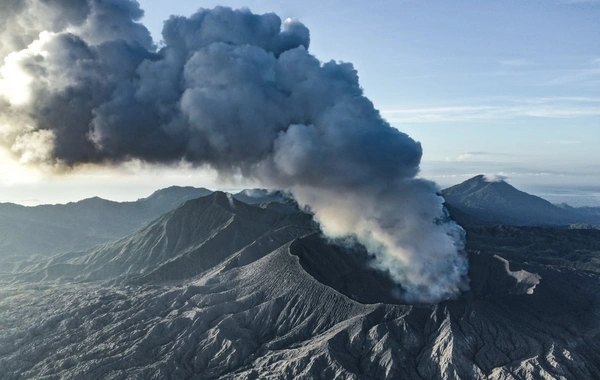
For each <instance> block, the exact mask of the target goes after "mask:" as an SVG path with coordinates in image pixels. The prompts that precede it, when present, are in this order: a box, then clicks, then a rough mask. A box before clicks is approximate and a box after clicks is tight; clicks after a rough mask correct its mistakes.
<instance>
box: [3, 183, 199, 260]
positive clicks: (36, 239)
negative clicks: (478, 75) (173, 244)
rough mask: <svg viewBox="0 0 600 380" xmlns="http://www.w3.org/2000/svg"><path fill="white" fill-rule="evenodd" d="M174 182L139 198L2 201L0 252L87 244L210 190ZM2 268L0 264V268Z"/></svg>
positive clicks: (118, 235) (7, 253) (24, 252)
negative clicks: (33, 203) (53, 202)
mask: <svg viewBox="0 0 600 380" xmlns="http://www.w3.org/2000/svg"><path fill="white" fill-rule="evenodd" d="M210 193H211V191H210V190H207V189H204V188H194V187H177V186H173V187H169V188H166V189H162V190H158V191H156V192H155V193H153V194H152V195H150V196H149V197H147V198H142V199H139V200H137V201H135V202H113V201H109V200H106V199H101V198H98V197H94V198H89V199H84V200H82V201H79V202H72V203H67V204H60V205H42V206H35V207H25V206H20V205H16V204H12V203H2V204H0V256H2V257H6V256H15V255H32V254H43V255H47V254H53V253H59V252H66V251H73V250H82V249H86V248H90V247H93V246H95V245H98V244H101V243H105V242H109V241H113V240H116V239H118V238H121V237H123V236H127V235H128V234H130V233H132V232H133V231H135V230H137V229H138V228H140V227H142V226H143V225H144V224H146V223H148V222H150V221H151V220H154V219H156V218H157V217H159V216H161V215H163V214H164V213H166V212H168V211H170V210H172V209H174V208H175V207H177V206H178V205H180V204H181V203H183V202H185V201H187V200H189V199H193V198H198V197H201V196H205V195H208V194H210ZM0 271H1V270H0Z"/></svg>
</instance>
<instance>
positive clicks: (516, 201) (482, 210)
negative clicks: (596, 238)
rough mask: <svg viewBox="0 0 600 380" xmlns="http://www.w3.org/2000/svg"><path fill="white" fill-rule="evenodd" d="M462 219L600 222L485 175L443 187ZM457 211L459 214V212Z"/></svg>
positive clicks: (522, 222)
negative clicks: (492, 179) (489, 178)
mask: <svg viewBox="0 0 600 380" xmlns="http://www.w3.org/2000/svg"><path fill="white" fill-rule="evenodd" d="M442 195H443V196H444V198H445V199H446V202H447V204H449V205H450V208H453V209H454V210H457V211H458V213H460V215H458V219H460V220H459V221H461V222H465V223H467V224H470V225H474V224H481V223H491V224H511V225H567V224H572V223H592V224H600V217H599V216H598V215H597V214H594V213H591V212H585V210H583V209H582V210H579V209H577V208H573V207H559V206H556V205H554V204H552V203H550V202H548V201H546V200H545V199H542V198H540V197H537V196H535V195H531V194H528V193H525V192H523V191H520V190H518V189H516V188H514V187H513V186H511V185H510V184H508V183H507V182H506V181H503V180H494V181H489V180H487V179H486V177H485V176H483V175H478V176H475V177H473V178H471V179H469V180H467V181H465V182H462V183H460V184H458V185H455V186H452V187H450V188H448V189H445V190H443V191H442ZM458 213H457V212H455V214H458Z"/></svg>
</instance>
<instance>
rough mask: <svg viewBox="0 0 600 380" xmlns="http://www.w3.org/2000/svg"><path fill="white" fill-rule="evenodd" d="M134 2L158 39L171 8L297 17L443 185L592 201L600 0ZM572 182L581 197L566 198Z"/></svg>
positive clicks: (598, 137)
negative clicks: (485, 176) (484, 180)
mask: <svg viewBox="0 0 600 380" xmlns="http://www.w3.org/2000/svg"><path fill="white" fill-rule="evenodd" d="M139 2H140V4H141V5H142V8H144V9H145V11H146V16H145V18H144V20H143V23H144V24H145V25H146V26H147V27H148V28H149V29H150V31H151V32H152V33H153V36H154V38H155V40H157V41H158V40H159V39H160V30H161V28H162V21H163V20H164V19H166V18H167V17H168V15H169V14H182V15H189V14H191V13H193V12H194V11H195V10H196V9H198V8H199V7H205V8H212V7H214V6H216V5H226V6H231V7H234V8H239V7H243V6H247V7H249V8H250V9H251V10H252V11H253V12H255V13H264V12H271V11H273V12H275V13H277V14H279V15H280V16H281V17H282V18H287V17H295V18H298V19H300V21H302V22H303V23H304V24H305V25H307V26H308V27H309V29H310V30H311V48H310V50H311V51H312V53H313V54H315V55H316V56H317V57H318V58H319V59H321V60H323V61H326V60H330V59H335V60H340V61H347V62H352V63H353V64H354V65H355V67H356V68H357V70H358V73H359V76H360V80H361V84H362V86H363V88H364V90H365V92H366V94H367V96H368V97H369V98H370V99H371V100H372V101H373V102H374V103H375V105H376V107H377V108H378V109H380V110H381V113H382V115H383V116H384V117H385V118H386V119H387V120H388V121H389V122H390V123H391V124H392V125H393V126H395V127H397V128H398V129H400V130H402V131H404V132H406V133H408V134H409V135H411V136H412V137H413V138H415V139H416V140H419V141H421V143H422V144H423V147H424V152H425V153H424V158H423V164H422V175H423V176H424V177H426V178H430V179H433V180H435V181H437V182H438V183H439V184H440V185H441V186H443V187H445V186H448V185H451V184H454V183H458V182H461V181H463V180H465V179H467V178H469V177H470V176H472V175H475V174H479V173H502V174H504V175H506V176H508V177H509V179H510V180H509V181H510V182H511V183H513V184H515V185H517V186H518V187H520V188H522V189H525V190H528V191H532V192H536V193H538V194H541V195H544V196H547V197H548V198H551V200H553V201H564V200H571V199H572V200H573V202H571V203H575V204H577V203H578V202H583V203H582V204H585V203H589V204H591V203H594V204H596V202H598V204H600V195H599V196H597V197H596V195H594V194H596V193H597V192H598V193H600V149H598V146H600V145H599V144H600V22H598V21H599V20H600V1H592V0H588V1H585V0H570V1H569V0H564V1H560V0H546V1H542V0H519V1H516V0H515V1H513V0H507V1H475V0H470V1H462V0H456V1H452V2H448V1H441V0H439V1H417V0H414V1H399V0H395V1H394V0H377V1H375V0H371V1H358V0H356V1H351V0H346V1H342V0H331V1H323V0H321V1H314V0H310V1H302V2H298V1H281V0H280V1H275V0H253V1H250V0H248V1H237V0H236V1H225V0H224V1H218V2H217V1H192V0H173V1H169V2H165V1H162V0H139ZM141 172H143V173H142V174H143V175H142V174H140V173H141ZM211 178H212V177H211V176H210V174H206V173H201V174H199V173H196V172H194V171H181V172H179V173H171V172H169V173H168V174H166V173H165V172H163V171H161V170H158V169H152V170H147V169H143V170H138V169H135V168H134V169H131V170H127V169H124V170H123V171H122V172H121V173H119V174H118V175H117V176H113V175H112V174H109V173H104V172H101V173H98V172H90V173H83V174H81V173H80V174H77V175H74V176H71V177H70V178H63V179H56V178H52V179H51V180H48V179H47V178H46V179H45V180H44V181H45V182H44V183H45V186H47V187H48V186H49V187H48V188H50V189H56V190H51V191H49V192H46V193H47V194H46V195H43V196H42V195H40V194H39V193H38V192H37V191H38V190H37V189H38V188H39V186H40V181H35V180H32V181H24V182H18V181H17V183H11V184H8V183H4V184H0V186H1V187H2V190H3V193H4V195H5V197H4V198H8V199H4V200H13V201H14V200H18V199H17V198H22V199H21V200H24V201H26V200H29V202H30V203H37V202H36V201H35V200H37V201H41V202H54V201H64V200H66V199H63V198H66V197H67V196H68V197H70V198H69V199H73V198H76V199H79V198H83V197H85V196H91V195H100V196H103V197H106V198H112V199H131V198H136V197H137V196H144V195H146V194H147V193H148V192H149V191H151V189H155V188H158V187H161V186H168V185H170V184H175V183H176V182H177V183H178V184H186V185H187V184H191V185H195V186H203V185H204V186H207V187H214V186H215V184H214V181H213V180H212V179H211ZM167 182H172V183H167ZM89 183H94V184H95V185H96V186H95V188H93V189H90V187H89V186H87V187H86V184H89ZM228 186H235V184H234V185H231V184H230V185H228ZM63 187H64V189H65V191H62V192H61V191H60V189H61V188H63ZM67 189H68V190H67ZM568 189H572V190H573V192H570V193H569V192H568V191H567V190H568ZM582 189H583V190H582ZM584 190H585V191H584ZM575 191H583V193H582V194H584V195H585V197H578V198H577V199H575V198H568V196H572V195H573V194H575ZM567 193H568V194H567ZM17 194H18V195H17ZM48 194H50V195H48ZM52 194H54V195H56V196H51V195H52ZM59 194H60V197H59V196H57V195H59ZM552 194H554V195H556V194H563V195H565V194H567V195H565V196H564V197H563V198H561V197H560V196H559V197H554V198H553V195H552ZM577 194H579V193H577ZM61 197H62V198H61ZM23 203H26V202H23Z"/></svg>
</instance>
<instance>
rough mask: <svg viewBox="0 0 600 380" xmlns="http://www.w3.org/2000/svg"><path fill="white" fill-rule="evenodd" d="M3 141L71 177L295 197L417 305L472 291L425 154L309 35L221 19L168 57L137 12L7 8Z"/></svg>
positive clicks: (130, 4)
mask: <svg viewBox="0 0 600 380" xmlns="http://www.w3.org/2000/svg"><path fill="white" fill-rule="evenodd" d="M0 11H1V12H2V15H3V17H2V19H3V20H2V21H0V33H1V37H2V38H1V39H0V59H1V60H2V62H3V63H2V68H1V69H0V70H1V71H0V128H1V129H0V131H1V132H0V141H1V144H2V146H3V147H4V148H6V149H7V150H9V151H10V152H11V153H12V154H13V155H14V156H15V157H16V158H17V159H19V160H20V161H22V162H24V163H31V164H36V165H41V166H44V167H49V168H53V169H55V170H62V169H65V168H70V167H75V166H78V165H81V164H98V165H112V164H118V163H122V162H126V161H129V160H133V159H137V160H142V161H145V162H149V163H160V164H170V163H180V162H188V163H192V164H194V165H198V166H210V167H212V168H214V169H216V170H217V171H218V172H219V173H220V174H221V175H222V176H228V175H242V176H244V177H246V178H248V179H252V180H258V181H260V182H261V183H262V185H264V186H269V187H278V188H282V189H288V190H290V191H292V192H293V194H294V195H295V197H296V198H297V200H298V201H299V202H300V203H301V204H303V205H307V206H308V207H309V208H310V209H311V210H312V211H313V212H314V213H315V217H316V219H317V220H318V221H319V222H320V223H321V225H322V228H323V230H324V232H326V233H327V234H328V235H329V236H333V237H342V236H348V235H353V236H355V237H356V238H357V239H358V240H359V241H360V242H361V243H363V244H364V245H365V246H366V247H367V248H368V249H369V250H370V251H371V252H372V253H374V254H375V255H376V257H377V264H376V265H377V266H378V267H380V268H382V269H384V270H386V271H388V272H389V274H390V275H391V276H392V277H393V278H394V279H395V280H396V281H397V282H398V283H399V284H401V285H402V289H403V292H404V293H403V296H404V297H405V298H406V299H408V300H412V301H420V302H433V301H437V300H441V299H446V298H449V297H452V296H453V295H455V294H457V293H458V292H460V291H461V290H462V289H464V288H465V287H466V284H465V275H466V271H467V262H466V258H465V256H464V255H463V253H462V250H463V240H464V239H463V231H462V229H461V228H460V227H459V226H457V225H456V224H455V223H453V222H451V221H450V220H449V219H448V217H447V215H445V213H444V210H443V207H442V202H443V199H442V198H441V197H439V196H438V195H436V191H437V188H436V186H435V185H434V184H433V183H432V182H429V181H425V180H423V179H418V178H415V176H416V175H417V174H418V171H419V163H420V159H421V154H422V151H421V145H420V144H419V143H418V142H415V141H414V140H413V139H411V138H410V137H408V136H407V135H406V134H404V133H402V132H399V131H398V130H396V129H394V128H392V127H391V126H390V125H389V124H388V123H387V122H386V121H385V120H383V119H382V118H381V116H380V114H379V112H378V111H377V110H376V109H375V108H374V106H373V104H372V103H371V101H370V100H369V99H367V98H366V97H365V96H364V95H363V91H362V89H361V88H360V85H359V81H358V74H357V72H356V70H355V69H354V68H353V66H352V64H350V63H337V62H333V61H332V62H327V63H321V62H319V61H318V60H317V58H315V57H314V56H312V55H311V54H310V53H309V52H308V47H309V31H308V29H307V28H306V27H305V26H304V25H302V24H301V23H300V22H298V21H296V20H286V21H284V22H282V21H281V19H280V18H279V17H278V16H276V15H275V14H265V15H255V14H252V13H251V12H250V11H248V10H232V9H229V8H223V7H218V8H215V9H213V10H204V9H201V10H199V11H198V12H197V13H196V14H194V15H192V16H191V17H189V18H186V17H173V16H172V17H171V18H170V19H168V20H167V21H166V22H165V24H164V29H163V40H164V41H163V43H162V45H161V46H162V47H160V49H159V48H157V47H156V46H155V45H154V44H153V42H152V39H151V37H150V35H149V33H148V31H147V30H146V28H145V27H144V26H142V25H141V24H139V23H137V22H136V20H139V18H140V17H142V15H143V12H142V11H141V10H140V8H139V5H138V4H137V2H135V1H129V0H66V1H65V0H11V1H8V2H7V1H3V2H2V5H0Z"/></svg>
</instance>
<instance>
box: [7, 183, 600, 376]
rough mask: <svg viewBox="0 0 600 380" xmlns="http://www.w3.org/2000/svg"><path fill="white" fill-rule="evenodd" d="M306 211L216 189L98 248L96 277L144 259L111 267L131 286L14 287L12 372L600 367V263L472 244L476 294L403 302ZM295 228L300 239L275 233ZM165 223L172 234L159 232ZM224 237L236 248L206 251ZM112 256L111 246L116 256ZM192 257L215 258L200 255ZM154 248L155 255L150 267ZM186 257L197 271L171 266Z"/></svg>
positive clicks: (10, 299) (361, 256)
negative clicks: (592, 266)
mask: <svg viewBox="0 0 600 380" xmlns="http://www.w3.org/2000/svg"><path fill="white" fill-rule="evenodd" d="M230 201H231V202H232V203H230ZM297 215H301V214H297ZM227 216H229V219H227ZM286 218H287V219H286ZM290 218H291V219H290ZM295 218H300V217H299V216H294V215H293V214H288V215H285V214H281V213H280V214H279V216H276V214H275V213H273V211H272V210H268V209H262V208H260V207H254V206H249V205H244V204H242V203H237V202H236V201H235V200H231V199H230V198H228V197H227V196H226V195H224V194H222V193H216V194H214V195H212V196H210V197H206V198H201V199H198V200H194V201H191V202H188V203H186V204H185V205H183V206H181V207H180V208H178V209H177V210H176V211H174V212H172V213H170V214H168V215H166V216H165V217H164V218H161V219H159V220H157V221H156V222H154V223H152V224H151V226H153V227H151V226H148V227H147V228H149V230H147V229H143V230H141V231H139V232H138V233H137V234H135V235H132V236H131V237H130V239H132V240H130V243H128V240H127V239H124V240H122V241H121V242H120V243H118V245H119V247H120V250H119V251H118V252H117V251H115V250H110V249H107V247H109V246H105V247H101V248H99V250H93V251H90V252H88V254H87V255H86V256H85V257H86V258H85V259H84V260H82V262H81V265H82V267H81V268H80V269H79V272H78V273H79V275H78V276H80V277H78V279H92V278H93V277H92V276H88V275H89V274H90V273H102V271H99V270H98V268H101V267H102V266H100V267H96V266H95V265H96V263H104V264H101V265H106V263H110V262H112V261H113V260H116V261H117V262H118V263H119V265H118V267H120V268H128V269H126V270H123V269H122V270H120V271H117V273H115V272H114V268H113V270H111V274H110V277H111V278H112V279H113V280H112V281H113V282H114V283H116V284H117V285H113V286H108V285H107V284H106V282H103V283H102V284H99V283H79V284H76V283H71V282H68V281H62V282H60V283H58V284H57V283H56V282H46V281H41V282H40V281H39V280H40V278H35V280H36V281H37V282H35V283H29V282H21V283H19V284H11V285H9V284H4V285H3V286H2V287H1V288H0V289H1V291H0V326H1V328H0V373H2V374H3V378H6V379H21V378H42V379H96V378H106V379H124V378H133V379H137V378H139V379H165V378H173V379H176V378H197V379H259V378H260V379H319V378H321V379H330V378H340V379H419V378H423V379H457V378H460V379H521V378H547V379H561V378H566V379H571V378H577V379H579V378H586V379H587V378H599V377H600V367H599V364H598V363H600V354H599V353H600V340H599V339H598V338H599V336H598V335H599V333H600V323H599V322H598V321H599V320H600V319H599V318H598V317H600V315H599V314H600V310H599V308H598V306H599V305H600V302H599V301H600V280H599V277H598V274H596V273H593V272H584V271H575V270H571V269H569V268H568V267H566V266H562V265H547V264H538V263H536V260H535V258H534V260H529V261H526V260H521V261H517V262H509V261H506V260H504V259H503V258H501V257H499V256H497V255H495V254H494V252H493V247H492V248H490V247H482V248H483V250H482V251H480V252H475V251H472V252H470V254H469V259H470V260H469V261H470V265H471V272H470V278H471V290H470V291H469V292H467V293H466V294H464V295H463V296H462V297H460V298H459V299H456V300H448V301H445V302H442V303H439V304H435V305H402V304H401V302H399V301H398V299H396V298H395V291H397V286H396V285H394V284H392V283H391V282H390V281H389V279H387V277H386V276H385V274H383V273H380V272H377V271H375V270H373V269H369V263H370V257H369V255H367V254H366V253H365V252H364V251H362V252H361V251H360V250H359V251H358V252H356V251H355V250H353V249H349V248H340V247H337V246H334V245H332V244H330V243H328V242H327V241H325V240H323V239H322V238H321V237H320V236H319V235H318V234H314V233H312V234H308V235H307V234H306V231H307V230H306V229H297V228H298V225H302V223H298V222H297V220H298V219H295ZM300 219H301V218H300ZM224 220H231V222H229V224H227V223H226V222H225V223H224V222H223V221H224ZM301 220H302V219H301ZM233 223H235V224H236V228H235V229H233V228H232V229H228V226H230V225H231V224H233ZM169 225H170V226H171V227H167V226H169ZM264 226H270V227H268V228H267V227H264ZM290 227H291V228H292V230H296V235H297V236H296V237H292V238H290V239H289V240H288V241H287V242H286V241H285V239H284V238H281V239H279V240H278V239H275V238H273V236H275V235H277V232H276V231H281V230H282V228H283V229H286V228H290ZM153 228H155V229H161V228H162V231H163V232H167V233H165V234H156V235H151V234H149V232H150V230H152V229H153ZM262 228H264V229H265V230H266V232H265V233H263V234H262V235H261V233H262V231H263V230H262ZM309 230H310V229H309ZM168 231H170V233H169V232H168ZM139 234H142V235H139ZM143 234H146V235H143ZM220 234H224V235H226V237H227V238H226V239H225V238H223V239H222V240H219V238H218V236H219V235H220ZM236 234H237V235H236ZM292 234H293V233H289V234H287V235H286V236H287V237H288V238H289V237H290V236H291V235H292ZM136 235H139V236H144V237H145V238H149V237H150V236H156V237H159V238H157V239H156V240H152V239H150V240H151V241H149V242H146V241H144V239H142V238H140V239H139V240H136V238H135V236H136ZM209 236H210V237H209ZM250 236H252V237H255V238H256V240H254V241H253V242H250V243H249V244H246V245H245V246H243V247H242V248H240V249H237V246H236V243H234V242H235V241H237V242H239V245H243V243H244V240H245V239H246V238H248V239H249V237H250ZM277 236H279V235H277ZM301 236H303V237H301ZM212 239H217V240H215V241H219V242H220V243H223V242H225V243H226V244H229V245H228V247H229V250H224V249H223V250H222V251H218V249H219V247H218V246H214V248H213V249H206V250H204V251H203V250H202V246H203V245H204V244H208V243H209V242H210V241H211V240H212ZM236 239H239V240H236ZM135 241H139V243H140V244H146V243H147V244H148V245H145V246H144V248H142V247H141V246H138V245H136V244H134V242H135ZM201 241H204V242H205V243H203V244H201V243H200V242H201ZM153 247H156V248H154V249H155V250H156V251H155V252H152V249H153ZM169 247H171V248H169ZM103 249H106V250H105V251H102V250H103ZM236 249H237V250H236ZM100 252H104V253H106V254H107V255H108V254H109V253H110V255H108V256H107V257H105V259H106V258H108V257H110V258H109V259H108V261H106V260H104V261H103V260H101V258H102V255H101V254H100ZM158 252H161V254H162V255H163V256H161V255H156V253H158ZM190 252H194V255H199V256H198V257H199V259H198V260H197V261H195V262H190V261H188V260H190V257H191V256H189V255H187V254H186V253H190ZM144 254H145V255H144ZM134 257H135V258H136V259H135V260H133V259H132V260H130V261H128V260H127V258H134ZM142 257H146V258H148V261H146V262H144V263H143V264H139V265H138V264H137V263H138V262H139V260H140V258H142ZM150 258H153V260H152V261H151V260H150ZM177 262H182V263H185V264H186V266H187V267H190V268H195V269H194V270H193V271H191V272H187V271H185V270H182V271H173V270H166V269H161V268H168V266H167V265H168V263H177ZM134 263H136V264H134ZM192 264H194V265H199V267H194V265H192ZM171 265H174V264H171ZM177 268H179V269H181V268H182V267H181V266H177ZM135 272H137V273H138V274H141V276H139V275H135V276H133V273H135ZM192 272H194V273H195V275H194V276H193V277H191V276H192ZM157 273H158V274H161V275H158V274H157ZM173 273H178V276H176V277H177V278H178V280H177V281H170V282H169V283H165V281H164V280H165V277H164V276H163V274H165V275H168V274H173ZM29 275H31V273H30V274H29ZM86 276H87V277H86ZM115 276H116V277H115ZM167 277H169V276H167ZM53 278H55V277H53ZM64 278H66V276H64V275H63V279H64ZM102 278H106V277H102ZM123 279H126V280H127V281H122V280H123ZM169 279H171V280H173V278H172V277H169ZM183 280H185V281H183ZM123 282H125V284H123Z"/></svg>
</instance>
